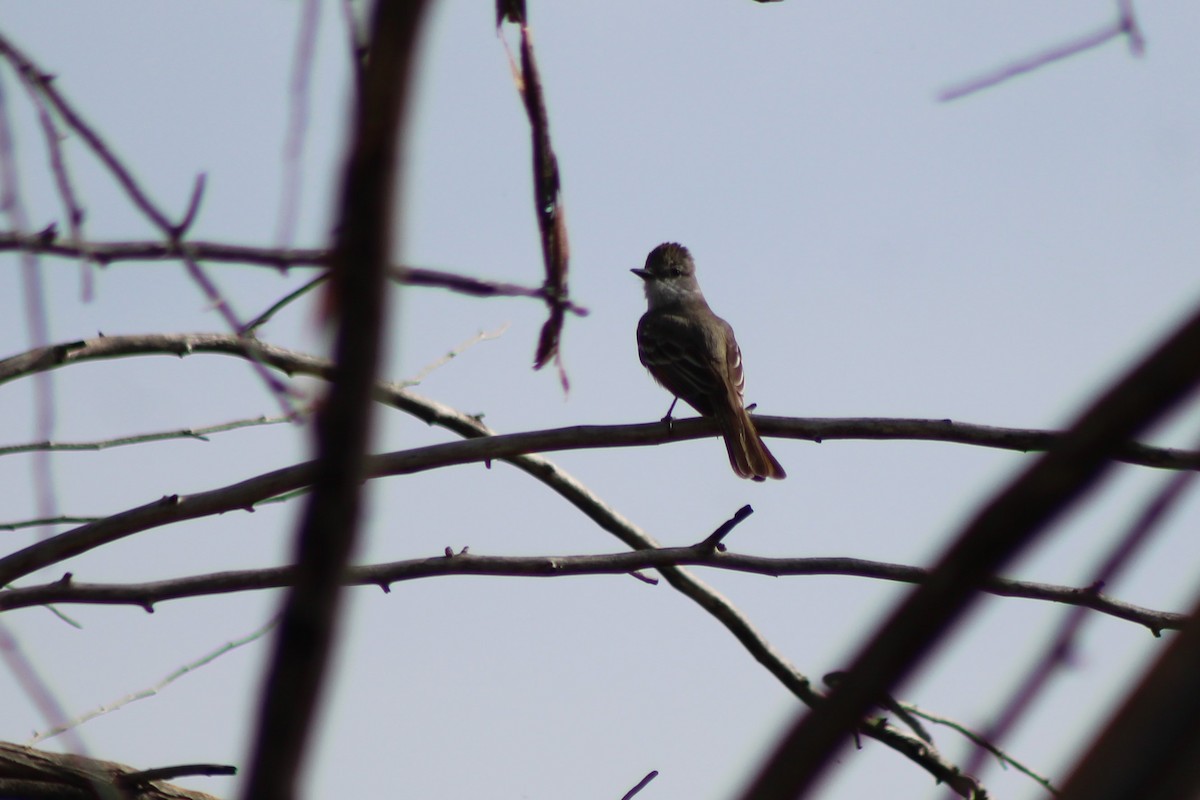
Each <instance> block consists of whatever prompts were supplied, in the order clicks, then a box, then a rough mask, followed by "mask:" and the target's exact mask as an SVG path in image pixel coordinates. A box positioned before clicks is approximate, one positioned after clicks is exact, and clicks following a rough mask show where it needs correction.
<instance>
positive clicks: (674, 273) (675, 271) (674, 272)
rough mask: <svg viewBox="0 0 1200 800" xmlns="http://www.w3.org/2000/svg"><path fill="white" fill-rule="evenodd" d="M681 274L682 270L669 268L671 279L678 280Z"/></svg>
mask: <svg viewBox="0 0 1200 800" xmlns="http://www.w3.org/2000/svg"><path fill="white" fill-rule="evenodd" d="M682 274H683V270H681V269H680V268H679V267H671V277H672V278H678V277H679V276H680V275H682Z"/></svg>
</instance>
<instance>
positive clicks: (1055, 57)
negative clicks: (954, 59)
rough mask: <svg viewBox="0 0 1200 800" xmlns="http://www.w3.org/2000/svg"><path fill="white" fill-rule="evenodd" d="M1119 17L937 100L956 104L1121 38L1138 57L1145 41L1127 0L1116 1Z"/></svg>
mask: <svg viewBox="0 0 1200 800" xmlns="http://www.w3.org/2000/svg"><path fill="white" fill-rule="evenodd" d="M1119 15H1120V16H1119V17H1118V19H1117V20H1116V21H1115V22H1112V23H1110V24H1108V25H1105V26H1104V27H1103V28H1101V29H1100V30H1098V31H1095V32H1094V33H1089V34H1087V35H1085V36H1081V37H1080V38H1078V39H1075V40H1073V41H1070V42H1067V43H1065V44H1061V45H1058V46H1056V47H1052V48H1050V49H1048V50H1045V51H1043V52H1041V53H1037V54H1035V55H1032V56H1029V57H1028V58H1023V59H1021V60H1020V61H1017V62H1014V63H1012V64H1009V65H1008V66H1005V67H1001V68H1000V69H998V70H996V71H995V72H991V73H988V74H986V75H983V76H982V77H979V78H972V79H971V80H969V81H965V82H964V83H961V84H959V85H958V86H953V87H951V88H949V89H946V90H944V91H943V92H942V93H941V94H939V95H938V100H941V101H942V102H943V103H945V102H949V101H951V100H957V99H959V98H960V97H966V96H967V95H969V94H974V93H976V92H981V91H983V90H984V89H989V88H991V87H993V86H996V85H997V84H1001V83H1004V82H1005V81H1009V80H1012V79H1013V78H1016V77H1017V76H1019V75H1024V74H1025V73H1027V72H1033V71H1034V70H1037V69H1041V68H1042V67H1044V66H1047V65H1048V64H1053V63H1054V62H1056V61H1062V60H1063V59H1065V58H1070V57H1071V56H1075V55H1078V54H1080V53H1083V52H1086V51H1088V50H1094V49H1095V48H1097V47H1100V46H1102V45H1105V44H1107V43H1108V42H1110V41H1112V40H1113V39H1117V38H1119V37H1121V36H1125V37H1127V38H1128V40H1129V51H1130V53H1131V54H1132V55H1134V56H1140V55H1141V54H1142V53H1143V51H1144V50H1145V39H1143V37H1142V32H1141V29H1140V28H1139V27H1138V24H1137V19H1136V18H1135V17H1134V15H1133V3H1132V2H1131V0H1120V2H1119Z"/></svg>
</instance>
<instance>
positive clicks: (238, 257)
mask: <svg viewBox="0 0 1200 800" xmlns="http://www.w3.org/2000/svg"><path fill="white" fill-rule="evenodd" d="M7 251H24V252H30V253H36V254H44V255H51V256H58V257H61V258H79V259H85V258H90V259H94V260H95V261H97V262H99V263H101V264H112V263H118V262H122V261H126V262H129V261H132V262H144V261H174V260H178V259H179V257H180V256H179V252H178V250H177V249H176V248H174V247H172V246H170V245H167V244H164V243H162V242H79V241H70V242H67V241H61V240H59V239H58V238H57V237H56V236H53V235H45V234H32V235H21V234H17V233H12V232H9V233H0V252H7ZM187 252H188V254H190V255H191V256H192V257H193V258H194V259H196V260H197V261H207V262H214V263H225V264H247V265H252V266H264V267H274V268H275V269H279V270H284V269H286V268H289V267H328V266H329V259H330V254H329V251H328V250H317V249H279V248H270V247H250V246H247V245H235V244H224V243H221V242H188V244H187ZM327 278H328V275H322V276H321V277H319V278H317V279H315V280H316V281H318V282H319V281H324V280H326V279H327ZM388 278H389V279H390V280H392V281H395V282H396V283H400V284H404V285H406V286H425V287H431V288H437V289H449V290H450V291H454V292H459V293H461V294H467V295H471V296H473V297H532V298H535V299H538V300H541V301H543V302H550V301H551V300H552V298H551V294H550V292H549V291H548V290H547V289H546V288H545V287H538V288H534V287H529V286H521V285H520V284H516V283H506V282H503V281H488V280H482V279H480V278H474V277H471V276H469V275H460V274H457V273H453V272H446V271H443V270H436V269H425V268H421V267H407V266H392V267H390V268H389V270H388ZM554 302H559V303H561V304H562V306H563V308H564V309H565V310H566V311H568V312H570V313H572V314H576V315H578V316H586V315H587V313H588V310H587V309H586V308H584V307H582V306H579V305H576V304H575V303H573V302H571V301H570V300H568V299H565V298H560V299H558V300H554ZM259 324H260V325H261V323H259ZM247 327H258V326H257V325H255V324H254V323H253V322H251V323H247Z"/></svg>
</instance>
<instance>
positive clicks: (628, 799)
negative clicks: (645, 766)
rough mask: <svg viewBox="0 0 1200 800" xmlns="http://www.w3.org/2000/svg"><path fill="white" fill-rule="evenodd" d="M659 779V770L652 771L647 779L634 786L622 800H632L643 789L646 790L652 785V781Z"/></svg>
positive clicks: (647, 774)
mask: <svg viewBox="0 0 1200 800" xmlns="http://www.w3.org/2000/svg"><path fill="white" fill-rule="evenodd" d="M657 777H658V770H656V769H652V770H650V771H649V772H648V773H646V777H644V778H642V779H641V780H640V781H638V782H637V785H636V786H634V787H633V788H632V789H630V790H629V791H628V792H626V793H625V794H624V795H623V796H622V797H621V800H631V798H632V797H633V796H634V795H635V794H637V793H638V792H640V791H641V790H642V789H645V788H646V786H647V785H648V784H649V783H650V781H652V780H654V779H655V778H657Z"/></svg>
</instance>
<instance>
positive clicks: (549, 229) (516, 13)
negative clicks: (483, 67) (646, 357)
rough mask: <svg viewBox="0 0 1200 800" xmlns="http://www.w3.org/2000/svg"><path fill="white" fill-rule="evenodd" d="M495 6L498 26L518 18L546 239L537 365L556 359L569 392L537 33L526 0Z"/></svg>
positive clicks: (562, 261)
mask: <svg viewBox="0 0 1200 800" xmlns="http://www.w3.org/2000/svg"><path fill="white" fill-rule="evenodd" d="M496 9H497V10H496V25H497V27H499V26H501V25H503V23H504V22H505V21H509V22H514V23H516V24H517V25H518V27H519V30H520V37H521V67H520V72H519V74H517V75H516V77H517V90H518V91H519V92H520V93H521V98H522V99H523V100H524V101H525V112H526V114H527V115H528V117H529V127H530V132H531V134H532V137H533V207H534V213H535V214H536V215H537V220H538V231H539V232H540V234H541V239H542V259H543V261H544V262H545V266H546V281H545V284H544V287H545V291H546V297H547V302H548V303H549V305H550V318H549V319H547V320H546V323H545V325H543V326H542V332H541V336H540V337H539V339H538V347H537V353H536V355H535V356H534V360H533V368H534V369H541V368H542V367H544V366H546V365H547V364H548V363H550V362H551V361H554V362H555V363H556V364H557V365H558V374H559V379H560V380H561V381H562V385H563V391H566V390H567V387H568V381H567V373H566V370H565V369H564V368H563V364H562V357H561V355H560V353H559V340H560V338H561V336H562V327H563V318H564V311H565V306H564V305H563V304H564V302H565V301H566V300H567V297H568V295H569V291H568V289H567V268H568V263H569V262H570V253H571V248H570V245H569V244H568V242H567V220H566V214H565V211H564V209H563V198H562V180H561V177H560V175H559V170H558V157H557V156H556V155H555V154H554V148H553V146H551V144H550V118H549V115H548V114H547V113H546V98H545V93H544V91H543V89H542V79H541V76H540V74H539V72H538V66H537V60H536V59H535V58H534V55H533V36H532V34H531V33H530V31H529V24H528V23H529V18H528V16H527V12H526V8H525V2H524V0H500V1H499V2H498V3H497V6H496Z"/></svg>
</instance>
